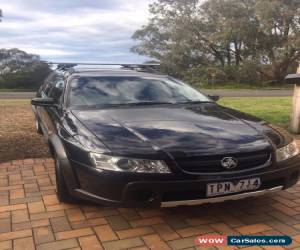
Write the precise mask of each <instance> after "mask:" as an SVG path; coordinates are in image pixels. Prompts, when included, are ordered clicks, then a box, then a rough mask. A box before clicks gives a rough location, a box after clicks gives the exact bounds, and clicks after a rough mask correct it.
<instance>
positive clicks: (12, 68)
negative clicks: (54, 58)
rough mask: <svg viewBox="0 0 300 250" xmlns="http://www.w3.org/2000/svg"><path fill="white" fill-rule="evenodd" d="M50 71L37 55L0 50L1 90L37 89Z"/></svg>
mask: <svg viewBox="0 0 300 250" xmlns="http://www.w3.org/2000/svg"><path fill="white" fill-rule="evenodd" d="M50 71H51V70H50V68H49V66H48V64H46V63H45V62H43V61H41V60H40V58H39V56H37V55H33V54H28V53H26V52H24V51H21V50H19V49H0V88H22V89H37V88H38V87H39V86H40V85H41V84H42V82H43V80H44V79H45V77H46V76H47V75H48V74H49V72H50Z"/></svg>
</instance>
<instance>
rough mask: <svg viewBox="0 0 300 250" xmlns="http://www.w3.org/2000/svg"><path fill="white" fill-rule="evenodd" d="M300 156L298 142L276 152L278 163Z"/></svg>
mask: <svg viewBox="0 0 300 250" xmlns="http://www.w3.org/2000/svg"><path fill="white" fill-rule="evenodd" d="M297 154H299V148H298V145H297V143H296V141H293V142H291V143H290V144H288V145H286V146H284V147H282V148H279V149H277V150H276V159H277V161H284V160H287V159H290V158H292V157H293V156H295V155H297Z"/></svg>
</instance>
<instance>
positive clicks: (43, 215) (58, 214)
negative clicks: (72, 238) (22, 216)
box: [30, 211, 65, 220]
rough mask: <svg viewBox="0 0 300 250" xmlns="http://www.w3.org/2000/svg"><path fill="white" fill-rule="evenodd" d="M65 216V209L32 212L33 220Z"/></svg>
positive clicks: (31, 217)
mask: <svg viewBox="0 0 300 250" xmlns="http://www.w3.org/2000/svg"><path fill="white" fill-rule="evenodd" d="M61 216H65V213H64V211H54V212H43V213H37V214H30V219H31V220H40V219H46V218H55V217H61Z"/></svg>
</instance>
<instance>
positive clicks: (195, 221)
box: [185, 216, 217, 226]
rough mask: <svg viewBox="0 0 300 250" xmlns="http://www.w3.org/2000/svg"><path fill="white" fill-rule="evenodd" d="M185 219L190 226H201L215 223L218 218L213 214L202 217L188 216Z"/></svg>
mask: <svg viewBox="0 0 300 250" xmlns="http://www.w3.org/2000/svg"><path fill="white" fill-rule="evenodd" d="M185 221H186V223H187V224H188V225H189V226H199V225H205V224H209V223H215V222H216V221H217V219H216V218H215V217H212V216H203V217H200V218H187V219H186V220H185Z"/></svg>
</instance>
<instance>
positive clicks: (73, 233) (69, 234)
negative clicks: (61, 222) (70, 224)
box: [55, 228, 93, 240]
mask: <svg viewBox="0 0 300 250" xmlns="http://www.w3.org/2000/svg"><path fill="white" fill-rule="evenodd" d="M91 234H93V230H92V229H91V228H82V229H76V230H70V231H64V232H59V233H56V234H55V237H56V239H57V240H65V239H70V238H76V237H81V236H86V235H91Z"/></svg>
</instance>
